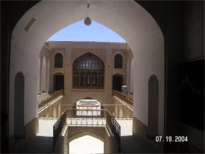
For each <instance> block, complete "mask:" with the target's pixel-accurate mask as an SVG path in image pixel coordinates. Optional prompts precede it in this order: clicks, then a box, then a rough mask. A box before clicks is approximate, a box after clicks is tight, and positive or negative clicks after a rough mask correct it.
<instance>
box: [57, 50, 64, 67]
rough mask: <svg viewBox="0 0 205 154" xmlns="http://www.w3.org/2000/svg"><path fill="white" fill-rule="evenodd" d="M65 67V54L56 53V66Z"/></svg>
mask: <svg viewBox="0 0 205 154" xmlns="http://www.w3.org/2000/svg"><path fill="white" fill-rule="evenodd" d="M62 67H63V55H62V54H60V53H57V54H56V55H55V68H62Z"/></svg>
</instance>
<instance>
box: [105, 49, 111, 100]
mask: <svg viewBox="0 0 205 154" xmlns="http://www.w3.org/2000/svg"><path fill="white" fill-rule="evenodd" d="M105 53H106V55H105V74H104V79H105V84H104V88H105V101H106V102H105V103H112V49H110V48H109V49H108V48H107V49H106V52H105Z"/></svg>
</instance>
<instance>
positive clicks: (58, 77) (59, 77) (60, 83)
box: [53, 74, 64, 91]
mask: <svg viewBox="0 0 205 154" xmlns="http://www.w3.org/2000/svg"><path fill="white" fill-rule="evenodd" d="M53 88H54V91H56V90H61V89H64V75H63V74H55V75H54V77H53Z"/></svg>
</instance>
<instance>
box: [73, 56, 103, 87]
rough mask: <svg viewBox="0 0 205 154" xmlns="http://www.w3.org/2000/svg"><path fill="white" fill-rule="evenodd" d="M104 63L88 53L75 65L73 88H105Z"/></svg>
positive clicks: (75, 62) (76, 61)
mask: <svg viewBox="0 0 205 154" xmlns="http://www.w3.org/2000/svg"><path fill="white" fill-rule="evenodd" d="M103 87H104V63H103V62H102V60H101V59H99V58H98V57H97V56H95V55H93V54H91V53H86V54H84V55H82V56H80V57H79V58H77V59H76V60H75V61H74V63H73V88H93V89H94V88H97V89H98V88H99V89H100V88H103Z"/></svg>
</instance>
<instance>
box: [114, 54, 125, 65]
mask: <svg viewBox="0 0 205 154" xmlns="http://www.w3.org/2000/svg"><path fill="white" fill-rule="evenodd" d="M122 66H123V58H122V55H120V54H117V55H115V68H122Z"/></svg>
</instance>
